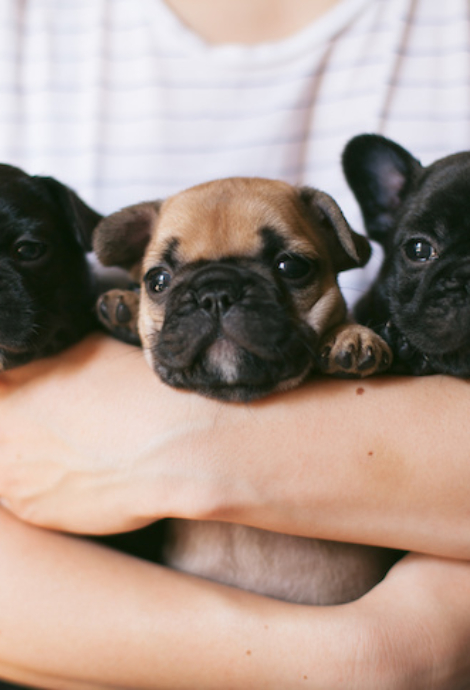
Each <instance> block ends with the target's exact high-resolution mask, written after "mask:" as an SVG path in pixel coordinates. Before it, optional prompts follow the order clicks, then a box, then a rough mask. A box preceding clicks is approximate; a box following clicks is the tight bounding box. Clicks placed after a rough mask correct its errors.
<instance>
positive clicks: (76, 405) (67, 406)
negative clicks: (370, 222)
mask: <svg viewBox="0 0 470 690" xmlns="http://www.w3.org/2000/svg"><path fill="white" fill-rule="evenodd" d="M469 412H470V389H469V385H468V383H467V381H465V380H460V379H455V378H451V377H444V376H433V377H423V378H411V377H410V378H401V379H397V378H394V377H386V376H384V377H381V378H371V379H365V380H355V381H340V380H334V379H327V378H318V379H316V380H313V381H312V382H309V383H308V384H306V385H304V386H302V387H301V388H299V389H297V390H294V391H291V392H289V393H283V394H279V395H273V396H270V397H269V398H267V399H265V400H262V401H258V402H255V403H251V404H233V403H221V402H218V401H214V400H209V399H205V398H202V397H200V396H198V395H194V394H192V393H187V392H182V391H176V390H173V389H171V388H169V387H168V386H166V385H164V384H162V383H161V382H160V381H159V380H158V379H157V377H156V376H155V375H154V374H153V373H152V372H151V370H150V369H149V368H148V366H147V364H146V363H145V361H144V358H143V356H142V354H141V352H140V350H138V349H137V348H133V347H131V346H128V345H125V344H123V343H119V342H117V341H115V340H112V339H110V338H107V337H106V336H103V335H94V336H92V337H90V338H88V339H87V340H85V341H83V342H82V343H80V344H78V345H77V346H75V347H74V348H71V349H69V350H68V351H66V352H64V353H62V354H61V355H60V356H58V357H55V358H53V359H44V360H41V361H38V362H34V363H32V364H30V365H28V366H25V367H22V368H19V369H13V370H11V371H7V372H4V373H3V374H2V376H1V380H0V414H1V419H2V428H1V431H0V449H1V453H0V496H1V497H2V498H3V500H4V502H5V505H6V506H7V507H8V508H9V509H10V510H11V511H13V512H15V513H16V514H17V515H18V516H19V517H21V518H22V519H24V520H26V521H29V522H32V523H35V524H38V525H41V526H43V527H50V528H55V529H62V530H68V531H73V532H84V533H95V534H96V533H106V532H114V531H122V530H129V529H132V528H135V527H139V526H142V525H144V524H148V523H150V522H152V521H154V520H156V519H158V518H162V517H171V516H179V517H186V518H190V519H209V520H227V521H231V522H240V523H243V524H250V525H253V526H256V527H262V528H265V529H272V530H276V531H283V532H291V533H294V534H302V535H307V536H316V537H321V538H328V539H336V540H344V541H352V542H361V543H370V544H381V545H385V546H391V547H396V548H402V549H406V550H413V551H421V552H424V553H429V554H433V555H437V556H446V557H450V558H469V559H470V531H469V529H468V524H469V520H470V507H469V504H468V486H470V463H469V462H468V451H467V449H468V448H469V447H470V428H469V427H468V424H467V419H468V416H469Z"/></svg>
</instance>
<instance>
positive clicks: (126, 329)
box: [96, 290, 140, 345]
mask: <svg viewBox="0 0 470 690" xmlns="http://www.w3.org/2000/svg"><path fill="white" fill-rule="evenodd" d="M139 300H140V295H139V291H138V290H108V291H107V292H104V293H103V294H102V295H100V297H99V298H98V302H97V304H96V312H97V315H98V319H99V321H100V322H101V323H102V324H103V326H104V327H105V328H106V330H107V331H109V332H110V333H111V334H112V335H114V337H115V338H118V340H123V341H124V342H126V343H130V344H131V345H140V338H139V333H138V330H137V321H138V317H139Z"/></svg>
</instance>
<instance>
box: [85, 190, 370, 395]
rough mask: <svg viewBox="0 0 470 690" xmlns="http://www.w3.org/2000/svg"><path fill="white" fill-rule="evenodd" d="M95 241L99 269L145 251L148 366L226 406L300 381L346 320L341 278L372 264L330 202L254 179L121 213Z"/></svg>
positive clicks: (143, 330) (143, 328) (143, 320)
mask: <svg viewBox="0 0 470 690" xmlns="http://www.w3.org/2000/svg"><path fill="white" fill-rule="evenodd" d="M94 241H95V249H96V252H97V255H98V257H99V258H100V259H101V261H103V263H105V264H107V265H110V264H111V265H115V264H116V263H117V264H118V265H121V266H125V267H130V266H131V264H132V263H133V262H134V261H136V260H137V259H138V258H139V256H140V255H143V258H142V262H141V276H142V287H141V298H140V309H139V334H140V339H141V342H142V345H143V348H144V351H145V354H146V357H147V359H148V361H149V363H150V365H151V366H152V368H153V369H154V370H155V371H156V372H157V373H158V374H159V376H160V377H161V378H162V379H163V380H164V381H166V382H167V383H169V384H170V385H173V386H176V387H181V388H188V389H191V390H196V391H198V392H200V393H203V394H205V395H209V396H212V397H217V398H219V399H225V400H250V399H253V398H256V397H259V396H261V395H265V394H266V393H268V392H270V391H272V390H275V389H284V388H288V387H291V386H293V385H295V384H296V383H298V382H299V381H300V380H302V379H303V378H304V377H305V376H306V375H307V374H308V373H309V371H310V370H311V369H312V367H313V366H314V364H315V357H316V346H317V343H318V338H319V337H320V336H321V335H322V334H323V333H324V332H325V330H326V329H328V328H330V327H332V326H333V325H336V324H338V323H340V322H341V321H342V320H343V319H344V314H345V307H344V302H343V299H342V297H341V294H340V292H339V289H338V285H337V282H336V274H337V272H338V271H340V270H344V269H346V268H350V267H353V266H354V267H355V266H358V265H362V264H363V263H365V261H366V260H367V258H368V256H369V247H368V244H367V242H366V241H365V240H364V238H362V237H360V236H358V235H355V234H354V233H353V232H352V231H351V229H350V228H349V226H348V224H347V223H346V221H345V219H344V218H343V216H342V215H341V212H340V211H339V208H338V207H337V205H336V204H335V203H334V202H333V200H332V199H331V198H330V197H328V196H327V195H325V194H323V193H322V192H318V191H315V190H302V191H299V190H297V189H295V188H293V187H291V186H290V185H287V184H285V183H282V182H274V181H269V180H261V179H250V178H232V179H226V180H218V181H214V182H210V183H207V184H203V185H199V186H197V187H194V188H191V189H189V190H187V191H185V192H182V193H180V194H177V195H176V196H174V197H171V198H169V199H167V200H166V201H165V202H163V203H158V202H157V203H148V204H140V205H138V206H134V207H131V208H129V209H124V210H123V211H122V212H120V213H118V214H114V216H111V217H110V218H108V219H105V220H104V221H103V222H102V223H100V225H99V226H98V228H97V230H96V233H95V240H94Z"/></svg>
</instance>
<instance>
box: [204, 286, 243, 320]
mask: <svg viewBox="0 0 470 690" xmlns="http://www.w3.org/2000/svg"><path fill="white" fill-rule="evenodd" d="M197 300H198V304H199V307H200V308H201V309H204V311H207V312H209V313H210V314H212V315H214V316H216V315H222V314H225V313H226V312H227V311H228V310H229V309H230V307H231V306H232V305H233V304H234V302H235V301H236V295H235V291H234V290H233V288H232V287H231V286H230V285H219V286H215V285H208V286H205V287H203V288H201V289H199V291H198V294H197Z"/></svg>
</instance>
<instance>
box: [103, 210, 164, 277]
mask: <svg viewBox="0 0 470 690" xmlns="http://www.w3.org/2000/svg"><path fill="white" fill-rule="evenodd" d="M161 203H162V202H160V201H149V202H145V203H141V204H135V205H134V206H127V207H126V208H124V209H122V211H118V212H117V213H113V214H112V215H110V216H108V217H107V218H103V220H102V221H101V223H99V225H98V226H97V227H96V229H95V232H94V233H93V249H94V250H95V252H96V256H97V257H98V259H99V260H100V261H101V263H102V264H103V265H104V266H120V267H122V268H125V269H130V268H132V266H134V265H135V264H136V263H138V262H139V261H140V260H141V259H142V257H143V256H144V253H145V249H146V247H147V244H148V243H149V241H150V237H151V236H152V232H153V228H154V227H155V223H156V221H157V219H158V215H159V212H160V206H161Z"/></svg>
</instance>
